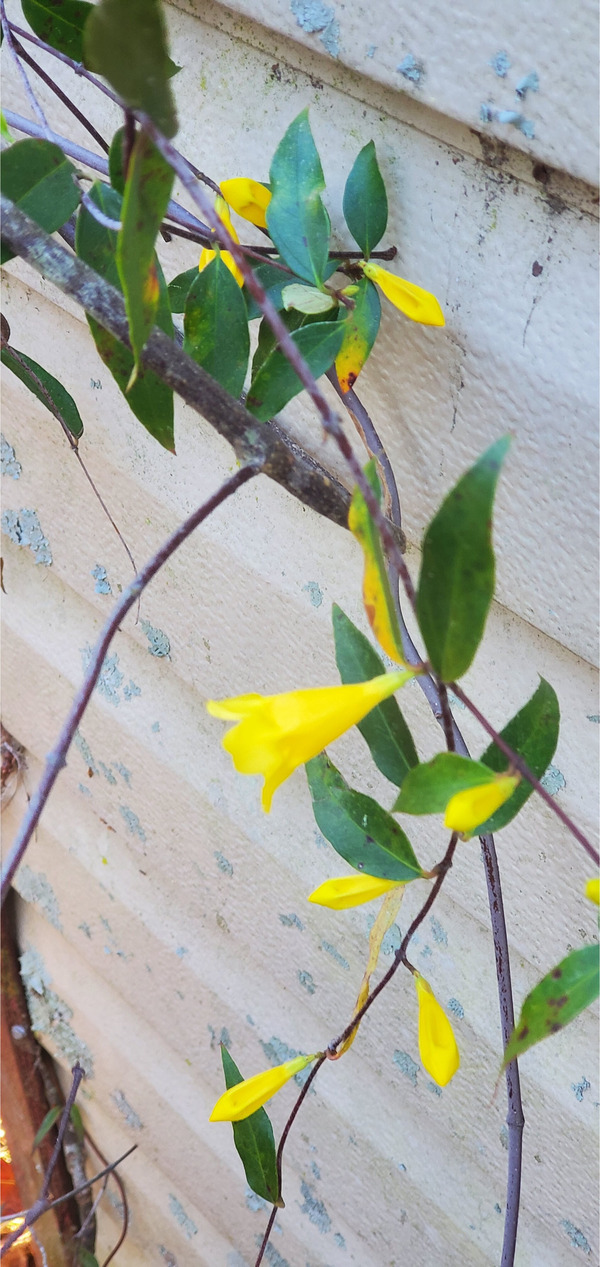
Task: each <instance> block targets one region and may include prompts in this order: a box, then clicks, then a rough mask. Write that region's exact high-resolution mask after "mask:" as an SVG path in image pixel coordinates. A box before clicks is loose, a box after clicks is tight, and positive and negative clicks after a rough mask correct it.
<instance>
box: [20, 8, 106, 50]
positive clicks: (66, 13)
mask: <svg viewBox="0 0 600 1267" xmlns="http://www.w3.org/2000/svg"><path fill="white" fill-rule="evenodd" d="M93 7H94V6H93V4H86V3H85V0H21V8H22V10H23V16H24V17H25V19H26V21H27V22H28V23H29V25H30V27H31V29H32V31H33V32H34V34H35V35H37V36H39V38H40V39H41V40H44V43H45V44H51V45H52V47H53V48H56V49H58V52H59V53H65V54H66V56H67V57H72V58H73V61H74V62H82V61H83V28H84V26H85V24H86V21H87V19H88V17H89V15H90V13H91V12H92V9H93Z"/></svg>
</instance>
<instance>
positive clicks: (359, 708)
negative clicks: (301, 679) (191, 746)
mask: <svg viewBox="0 0 600 1267" xmlns="http://www.w3.org/2000/svg"><path fill="white" fill-rule="evenodd" d="M412 676H413V673H412V671H411V670H408V671H405V672H398V673H384V674H382V675H381V676H380V677H376V678H372V679H371V681H370V682H359V683H356V684H355V685H352V686H326V687H317V688H316V689H314V690H308V691H290V692H289V693H287V694H283V695H265V696H261V695H238V696H236V697H235V698H233V699H226V700H209V701H208V703H207V709H208V711H209V713H212V715H213V716H215V717H221V718H223V719H225V720H226V721H236V722H237V725H236V726H233V727H232V729H231V730H229V731H228V732H227V734H226V735H225V738H224V740H223V747H224V749H225V751H226V752H228V753H229V754H230V756H231V758H232V760H233V764H234V766H235V768H236V770H238V771H239V773H240V774H262V775H263V777H264V780H265V783H264V787H263V790H262V806H263V809H264V810H266V811H267V813H268V811H269V810H270V808H271V801H272V799H273V793H274V792H275V791H276V789H277V788H278V787H279V786H280V784H281V783H283V782H284V781H285V779H287V778H289V776H290V774H292V773H293V771H294V770H296V769H297V767H298V766H300V765H304V764H305V762H307V761H310V759H311V757H316V756H317V753H319V752H321V751H322V750H323V748H326V747H327V745H328V744H330V743H333V741H334V739H338V738H339V736H340V735H343V734H344V732H345V731H346V730H349V729H350V727H351V726H354V725H356V723H357V722H359V721H362V719H363V717H366V715H367V713H370V711H371V709H372V708H374V707H375V705H376V704H380V703H381V701H382V700H384V699H387V698H388V696H390V695H393V694H394V691H397V690H399V688H400V687H401V686H403V685H404V683H405V682H406V681H408V679H409V678H411V677H412Z"/></svg>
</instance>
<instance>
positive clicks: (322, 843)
mask: <svg viewBox="0 0 600 1267" xmlns="http://www.w3.org/2000/svg"><path fill="white" fill-rule="evenodd" d="M313 834H314V838H315V845H316V846H317V849H329V845H328V844H327V841H326V839H325V837H324V836H323V835H322V834H321V832H320V831H315V832H314V833H313Z"/></svg>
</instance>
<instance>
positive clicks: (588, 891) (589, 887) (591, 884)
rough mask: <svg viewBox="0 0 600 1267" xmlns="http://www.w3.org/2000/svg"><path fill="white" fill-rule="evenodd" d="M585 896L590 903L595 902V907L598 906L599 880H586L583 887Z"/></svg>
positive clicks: (599, 901) (599, 897)
mask: <svg viewBox="0 0 600 1267" xmlns="http://www.w3.org/2000/svg"><path fill="white" fill-rule="evenodd" d="M585 896H586V897H587V898H589V900H590V902H595V903H596V906H600V880H598V879H596V880H588V882H587V884H586V886H585Z"/></svg>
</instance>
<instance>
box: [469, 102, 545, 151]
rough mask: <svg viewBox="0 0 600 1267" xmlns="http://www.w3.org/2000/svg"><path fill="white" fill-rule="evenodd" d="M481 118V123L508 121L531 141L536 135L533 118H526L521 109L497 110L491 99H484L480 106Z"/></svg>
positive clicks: (507, 122)
mask: <svg viewBox="0 0 600 1267" xmlns="http://www.w3.org/2000/svg"><path fill="white" fill-rule="evenodd" d="M479 119H480V121H481V123H506V124H509V126H510V127H513V128H517V130H518V131H519V132H522V133H523V136H526V137H527V139H528V140H529V141H532V140H533V139H534V137H535V124H534V123H533V120H532V119H526V118H525V115H524V114H521V113H520V111H519V110H497V109H496V107H495V106H493V105H491V104H490V102H489V101H484V102H483V104H482V105H481V106H480V107H479Z"/></svg>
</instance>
